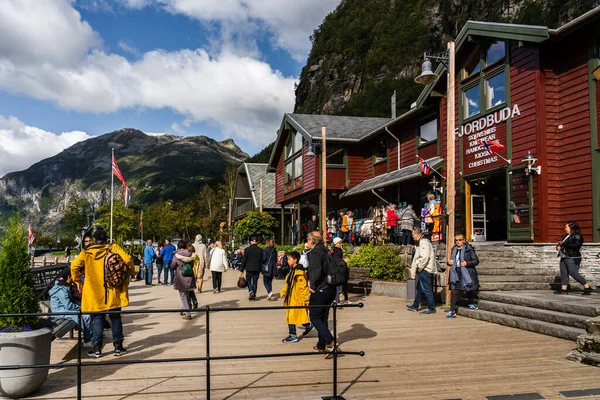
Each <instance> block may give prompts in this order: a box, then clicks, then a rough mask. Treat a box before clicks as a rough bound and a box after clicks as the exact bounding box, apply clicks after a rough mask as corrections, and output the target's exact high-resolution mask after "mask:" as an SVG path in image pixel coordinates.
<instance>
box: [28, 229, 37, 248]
mask: <svg viewBox="0 0 600 400" xmlns="http://www.w3.org/2000/svg"><path fill="white" fill-rule="evenodd" d="M34 240H35V234H34V233H33V229H31V225H29V241H28V242H27V246H31V245H32V244H33V241H34Z"/></svg>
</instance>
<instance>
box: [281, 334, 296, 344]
mask: <svg viewBox="0 0 600 400" xmlns="http://www.w3.org/2000/svg"><path fill="white" fill-rule="evenodd" d="M299 341H300V339H298V337H297V336H292V335H290V336H288V337H286V338H285V339H283V340H282V342H283V343H296V342H299Z"/></svg>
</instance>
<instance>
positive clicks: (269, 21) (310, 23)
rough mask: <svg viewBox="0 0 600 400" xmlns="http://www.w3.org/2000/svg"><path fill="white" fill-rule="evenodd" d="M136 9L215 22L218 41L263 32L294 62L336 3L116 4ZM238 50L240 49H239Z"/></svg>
mask: <svg viewBox="0 0 600 400" xmlns="http://www.w3.org/2000/svg"><path fill="white" fill-rule="evenodd" d="M120 2H121V4H123V5H124V6H127V7H131V8H135V9H139V8H143V7H146V6H151V5H155V6H159V7H163V8H164V9H166V10H167V11H169V12H171V13H173V14H184V15H187V16H189V17H191V18H194V19H196V20H198V21H200V22H202V23H207V24H208V23H211V24H212V23H214V22H215V21H218V22H220V23H221V25H222V30H221V37H220V39H221V40H225V41H233V42H236V41H238V40H241V41H242V42H243V43H246V42H248V41H249V40H251V41H254V42H256V40H257V38H260V37H261V35H262V34H263V33H265V32H268V33H270V34H271V35H272V42H273V45H274V46H275V47H278V48H282V49H285V50H287V51H289V53H290V54H291V55H292V56H293V57H294V58H295V59H296V60H298V61H305V60H306V56H307V54H308V51H309V50H310V41H309V36H310V35H311V34H312V33H313V31H314V30H315V28H317V27H318V26H319V25H320V24H321V22H322V21H323V19H324V18H325V16H326V15H327V14H328V13H330V12H332V11H333V10H334V9H335V7H336V6H337V5H338V4H339V3H340V0H296V1H289V0H287V1H282V0H201V1H199V0H120ZM240 47H241V46H240Z"/></svg>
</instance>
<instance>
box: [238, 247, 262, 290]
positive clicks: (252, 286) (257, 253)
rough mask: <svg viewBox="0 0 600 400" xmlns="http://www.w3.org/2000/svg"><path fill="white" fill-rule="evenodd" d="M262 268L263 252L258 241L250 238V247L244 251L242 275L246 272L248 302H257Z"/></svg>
mask: <svg viewBox="0 0 600 400" xmlns="http://www.w3.org/2000/svg"><path fill="white" fill-rule="evenodd" d="M261 267H262V250H261V249H260V247H258V239H257V238H256V237H255V236H253V237H252V238H250V246H248V247H247V248H246V250H245V251H244V257H243V258H242V265H241V267H240V268H241V269H240V271H241V273H240V276H243V275H244V271H246V282H247V283H248V300H250V301H254V300H256V291H257V290H258V276H259V275H260V270H261Z"/></svg>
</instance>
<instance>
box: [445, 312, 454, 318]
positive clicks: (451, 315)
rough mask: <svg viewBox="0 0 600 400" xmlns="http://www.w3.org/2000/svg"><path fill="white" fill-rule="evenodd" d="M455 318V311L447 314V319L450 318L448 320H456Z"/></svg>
mask: <svg viewBox="0 0 600 400" xmlns="http://www.w3.org/2000/svg"><path fill="white" fill-rule="evenodd" d="M455 317H456V312H455V311H450V312H448V314H446V318H448V319H450V318H455Z"/></svg>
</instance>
